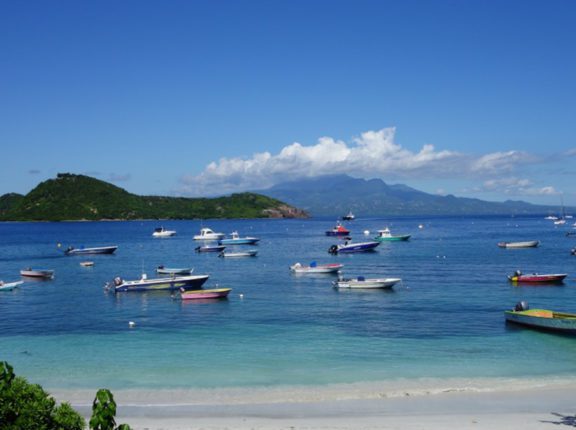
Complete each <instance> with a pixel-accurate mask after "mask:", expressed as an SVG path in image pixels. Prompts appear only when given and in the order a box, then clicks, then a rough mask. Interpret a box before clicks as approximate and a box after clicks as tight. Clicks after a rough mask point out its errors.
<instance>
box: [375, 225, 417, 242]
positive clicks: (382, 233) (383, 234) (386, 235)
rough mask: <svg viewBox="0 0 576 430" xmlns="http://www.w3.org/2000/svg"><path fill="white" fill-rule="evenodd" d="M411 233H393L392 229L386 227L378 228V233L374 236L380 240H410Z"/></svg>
mask: <svg viewBox="0 0 576 430" xmlns="http://www.w3.org/2000/svg"><path fill="white" fill-rule="evenodd" d="M410 236H411V235H410V234H401V235H392V233H391V232H390V229H389V228H388V227H386V228H385V229H384V230H378V235H377V236H376V237H375V238H374V240H377V241H380V242H386V241H389V242H394V241H401V240H408V239H410Z"/></svg>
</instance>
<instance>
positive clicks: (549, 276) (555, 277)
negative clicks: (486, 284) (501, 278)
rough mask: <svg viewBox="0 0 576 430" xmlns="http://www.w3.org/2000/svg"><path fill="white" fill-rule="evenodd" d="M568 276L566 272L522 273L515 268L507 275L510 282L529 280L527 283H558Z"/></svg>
mask: <svg viewBox="0 0 576 430" xmlns="http://www.w3.org/2000/svg"><path fill="white" fill-rule="evenodd" d="M566 276H568V275H567V274H566V273H546V274H540V273H530V274H526V275H524V274H523V273H522V272H520V271H519V270H517V271H516V272H514V273H513V274H512V275H508V279H509V280H510V281H512V282H529V283H538V282H540V283H560V282H562V281H563V280H564V278H565V277H566Z"/></svg>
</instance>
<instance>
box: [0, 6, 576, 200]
mask: <svg viewBox="0 0 576 430" xmlns="http://www.w3.org/2000/svg"><path fill="white" fill-rule="evenodd" d="M574 22H576V2H575V1H571V0H553V1H544V0H542V1H524V0H522V1H520V0H518V1H506V0H505V1H497V0H493V1H480V0H469V1H440V0H439V1H433V0H430V1H425V0H421V1H416V0H408V1H383V0H382V1H377V0H374V1H366V0H359V1H356V0H355V1H332V0H331V1H328V0H326V1H323V0H317V1H314V0H309V1H304V0H294V1H279V0H278V1H273V0H267V1H263V0H262V1H249V0H246V1H237V0H234V1H232V0H210V1H208V0H207V1H193V0H187V1H177V0H171V1H168V2H161V1H146V0H138V1H132V0H123V1H106V0H104V1H94V2H87V1H85V2H79V1H57V0H54V1H21V2H16V1H13V2H10V1H4V2H2V3H0V44H1V46H2V50H1V52H2V55H1V56H0V118H1V120H0V143H1V146H2V148H3V154H4V157H3V160H4V163H2V164H3V166H2V169H0V194H3V193H6V192H19V193H27V192H28V191H30V190H31V189H32V188H33V187H34V186H35V185H37V184H38V183H39V182H40V181H43V180H45V179H48V178H52V177H54V176H55V175H56V173H58V172H72V173H82V174H88V175H91V176H94V177H97V178H99V179H102V180H105V181H110V182H113V183H115V184H116V185H118V186H121V187H123V188H125V189H127V190H128V191H130V192H133V193H137V194H146V195H149V194H159V195H185V196H197V195H214V194H220V193H229V192H234V191H244V190H249V189H262V188H265V187H268V186H271V185H273V184H274V183H278V182H283V181H286V180H291V179H296V178H301V177H303V176H315V175H320V174H326V173H348V174H350V175H352V176H355V177H364V178H375V177H378V178H382V179H383V180H385V181H386V182H388V183H404V184H407V185H409V186H412V187H415V188H418V189H421V190H423V191H426V192H431V193H440V194H454V195H457V196H466V197H478V198H481V199H485V200H493V201H502V200H506V199H515V200H525V201H530V202H534V203H544V204H552V205H555V204H560V201H561V200H562V199H563V200H564V202H565V203H566V204H567V205H576V189H575V187H574V184H575V183H576V55H574V47H575V46H576V27H575V26H574Z"/></svg>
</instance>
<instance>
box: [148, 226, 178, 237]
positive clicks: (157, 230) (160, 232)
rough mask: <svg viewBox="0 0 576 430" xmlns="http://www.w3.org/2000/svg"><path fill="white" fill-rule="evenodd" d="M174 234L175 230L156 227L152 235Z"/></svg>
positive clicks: (164, 235)
mask: <svg viewBox="0 0 576 430" xmlns="http://www.w3.org/2000/svg"><path fill="white" fill-rule="evenodd" d="M175 235H176V230H166V229H165V228H164V227H157V228H155V229H154V232H153V233H152V236H154V237H171V236H175Z"/></svg>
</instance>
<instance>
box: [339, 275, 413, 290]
mask: <svg viewBox="0 0 576 430" xmlns="http://www.w3.org/2000/svg"><path fill="white" fill-rule="evenodd" d="M400 281H402V279H400V278H364V277H363V276H358V277H357V278H348V279H346V278H340V279H338V280H337V281H334V286H335V287H336V288H359V289H360V288H363V289H376V288H380V289H388V288H392V287H393V286H394V285H395V284H397V283H398V282H400Z"/></svg>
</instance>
